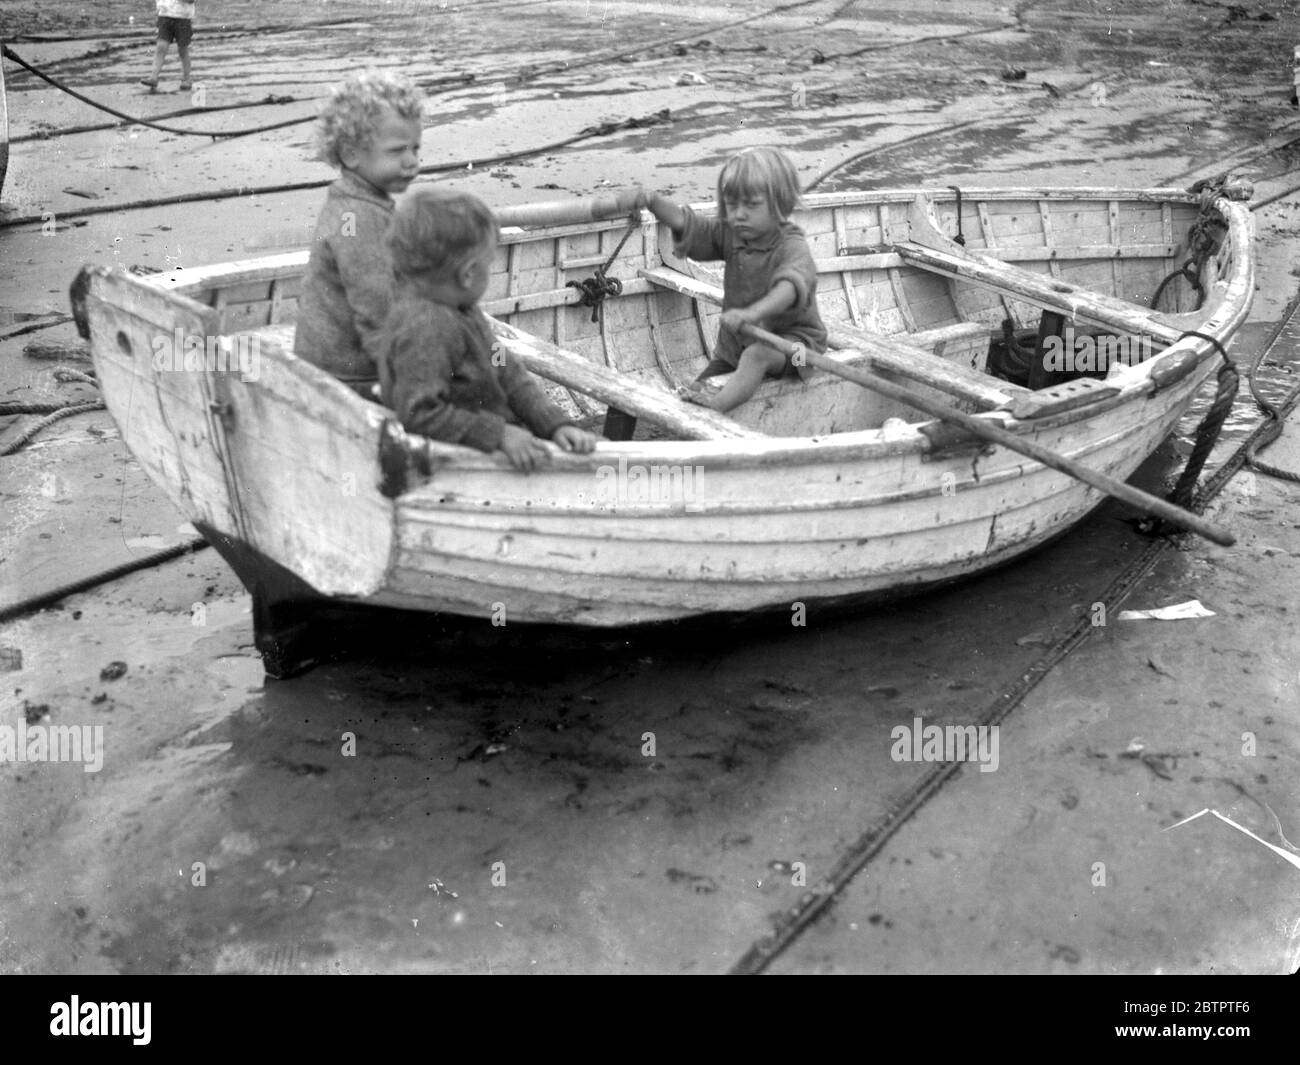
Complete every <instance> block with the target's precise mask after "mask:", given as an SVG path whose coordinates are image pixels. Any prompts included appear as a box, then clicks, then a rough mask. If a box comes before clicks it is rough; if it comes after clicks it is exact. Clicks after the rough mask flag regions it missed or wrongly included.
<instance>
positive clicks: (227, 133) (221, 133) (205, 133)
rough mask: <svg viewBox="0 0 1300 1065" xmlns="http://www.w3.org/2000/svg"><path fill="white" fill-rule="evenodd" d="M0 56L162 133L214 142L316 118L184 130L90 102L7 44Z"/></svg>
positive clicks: (1, 47) (101, 108)
mask: <svg viewBox="0 0 1300 1065" xmlns="http://www.w3.org/2000/svg"><path fill="white" fill-rule="evenodd" d="M0 55H3V56H4V57H5V58H6V59H12V60H13V61H14V62H15V63H17V64H18V65H19V66H20V67H22V68H23V69H24V70H28V71H30V72H31V73H33V74H35V75H36V76H37V77H38V78H40V79H41V80H42V81H45V82H48V83H49V84H51V85H53V86H54V87H55V88H56V89H58V90H59V91H60V92H66V93H67V94H68V95H69V96H71V97H73V98H74V99H77V100H80V101H81V102H82V103H83V104H89V105H90V106H91V107H93V108H96V109H97V110H99V111H104V112H106V113H107V114H110V115H116V116H117V117H118V118H121V119H124V120H125V121H127V122H130V123H131V124H132V125H137V126H148V127H149V128H150V129H157V130H161V131H162V132H163V133H178V134H181V135H183V136H187V137H211V138H212V139H213V140H216V139H218V138H219V137H243V136H246V135H247V134H250V133H265V132H266V131H267V130H272V129H282V128H284V127H285V126H296V125H298V124H299V123H300V122H310V121H311V120H312V119H314V118H315V117H316V116H315V115H310V116H308V117H307V118H292V119H288V120H286V121H284V122H273V123H272V124H271V125H269V126H258V127H256V128H254V129H237V130H205V129H184V128H182V127H180V126H164V125H163V124H162V123H161V122H151V121H149V119H147V118H137V117H136V116H135V115H128V114H127V113H126V112H125V111H119V110H117V108H115V107H109V106H108V104H101V103H100V102H99V101H98V100H92V99H91V98H90V97H89V96H85V95H83V94H82V93H79V92H77V90H76V89H73V88H71V87H69V86H67V85H65V84H63V82H61V81H59V79H58V78H55V77H52V76H50V75H49V74H46V73H45V72H44V71H42V70H40V69H38V68H37V67H34V66H32V65H31V64H30V63H29V62H27V60H25V59H24V58H23V57H22V56H20V55H19V54H18V53H17V52H15V51H14V50H13V49H12V48H10V47H9V46H8V45H7V44H5V45H0Z"/></svg>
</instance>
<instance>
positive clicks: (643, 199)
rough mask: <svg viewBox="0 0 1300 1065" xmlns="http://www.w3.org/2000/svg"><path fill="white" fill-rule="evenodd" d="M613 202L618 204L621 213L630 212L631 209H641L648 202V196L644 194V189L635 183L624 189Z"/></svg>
mask: <svg viewBox="0 0 1300 1065" xmlns="http://www.w3.org/2000/svg"><path fill="white" fill-rule="evenodd" d="M614 202H615V203H617V204H618V209H619V212H620V213H621V214H631V213H632V212H633V211H640V210H643V209H644V208H645V206H646V204H647V203H648V202H649V197H647V196H646V193H645V189H643V188H641V186H640V185H637V186H635V187H634V188H630V189H624V190H623V191H622V192H620V193H619V194H618V196H616V197H615V200H614Z"/></svg>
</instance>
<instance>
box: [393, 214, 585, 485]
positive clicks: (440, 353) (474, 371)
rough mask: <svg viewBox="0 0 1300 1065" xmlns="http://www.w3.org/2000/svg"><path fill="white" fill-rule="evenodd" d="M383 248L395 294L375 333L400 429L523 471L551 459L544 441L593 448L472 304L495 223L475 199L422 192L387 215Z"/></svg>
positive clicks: (488, 264)
mask: <svg viewBox="0 0 1300 1065" xmlns="http://www.w3.org/2000/svg"><path fill="white" fill-rule="evenodd" d="M388 243H389V247H390V249H391V252H392V264H393V270H394V274H395V277H396V282H397V287H396V290H395V292H394V295H393V301H392V305H391V306H390V308H389V311H388V318H387V320H386V321H385V323H384V328H383V330H382V334H381V340H380V346H379V350H380V357H379V380H380V391H381V395H382V397H383V401H384V403H385V404H386V405H387V406H389V407H391V408H392V409H393V410H394V411H396V412H397V416H398V417H399V418H400V419H401V421H402V425H403V426H405V427H406V429H408V430H409V431H411V432H414V433H421V434H423V435H424V436H430V437H433V438H434V439H436V440H445V441H447V442H449V443H456V444H465V445H467V446H469V447H475V448H478V449H479V450H480V451H502V452H504V453H505V456H506V458H507V459H508V460H509V461H510V463H511V465H513V466H514V467H515V468H516V469H518V470H522V471H524V472H526V473H527V472H531V471H532V470H534V469H536V468H537V467H538V466H539V465H541V464H543V463H546V462H549V461H550V457H551V456H550V452H549V451H547V449H546V446H545V444H543V443H542V439H546V440H551V441H553V442H555V443H556V444H558V445H559V446H560V447H561V448H563V449H564V450H565V451H577V452H589V451H591V450H593V449H594V448H595V446H596V438H595V436H593V435H592V434H591V433H589V432H586V431H585V430H583V429H580V428H579V427H578V426H577V425H575V424H573V423H572V422H571V421H570V420H569V418H568V416H567V415H565V413H564V412H563V411H562V410H560V409H559V408H558V407H557V406H556V405H555V404H554V403H552V402H551V401H550V399H549V398H548V397H547V395H546V393H545V392H544V391H543V390H542V387H541V386H540V385H539V384H538V383H537V381H536V380H535V379H534V378H533V376H532V375H531V374H530V373H529V372H528V371H527V370H525V369H524V368H523V367H522V366H520V365H519V364H518V363H517V362H516V361H515V360H514V359H513V358H511V357H510V356H509V355H508V354H507V353H506V352H505V350H504V349H503V348H502V347H501V345H500V344H498V343H496V342H495V341H494V339H493V335H492V328H491V326H490V325H489V323H488V320H487V317H486V316H485V315H484V314H483V312H482V311H481V310H480V309H479V307H478V301H479V300H480V299H481V298H482V296H483V293H484V292H485V291H486V290H487V286H488V280H489V278H490V277H491V274H492V261H493V259H494V258H495V256H496V250H497V224H496V220H495V219H494V218H493V217H492V212H491V211H489V210H488V208H487V207H486V206H485V205H484V204H483V203H482V201H480V200H478V199H477V198H475V197H473V196H470V195H469V194H467V193H457V192H453V191H450V190H445V189H438V188H426V189H420V190H418V191H417V192H414V193H412V194H411V195H410V196H408V197H407V198H406V199H405V200H404V201H403V203H402V205H401V206H400V207H399V208H398V209H397V211H396V213H395V214H394V216H393V223H392V228H391V229H390V231H389V237H388ZM520 423H522V425H521V424H520ZM524 426H526V427H527V428H524ZM530 430H531V432H530ZM534 434H536V435H534ZM539 437H540V438H542V439H538V438H539Z"/></svg>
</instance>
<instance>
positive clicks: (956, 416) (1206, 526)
mask: <svg viewBox="0 0 1300 1065" xmlns="http://www.w3.org/2000/svg"><path fill="white" fill-rule="evenodd" d="M740 331H741V332H742V333H744V334H746V335H747V336H748V337H750V339H752V340H758V341H761V342H762V343H764V344H767V345H769V346H771V347H774V348H776V350H777V351H780V352H783V353H784V354H787V355H790V356H792V357H793V356H796V355H797V354H798V353H800V352H802V354H803V357H804V358H805V359H806V360H807V362H808V365H810V366H815V367H817V368H818V369H819V370H825V371H826V372H827V373H831V374H834V375H835V376H836V377H843V378H844V379H845V380H846V381H852V382H853V383H854V384H858V385H861V386H862V387H863V388H869V389H871V390H872V391H873V392H879V393H880V394H881V395H882V396H888V397H889V398H890V399H896V400H898V401H899V402H900V403H906V404H908V405H909V406H912V407H916V408H917V409H918V410H923V411H925V413H926V414H929V415H931V416H932V417H935V418H939V419H941V420H942V421H945V422H948V423H949V424H951V425H959V426H961V427H962V428H963V429H965V430H966V431H967V432H969V433H971V434H972V435H974V436H978V437H981V438H982V439H984V440H988V441H989V442H990V443H994V444H1000V445H1001V446H1002V447H1005V448H1007V449H1008V450H1011V451H1017V452H1019V453H1020V454H1022V455H1026V456H1028V457H1029V458H1031V459H1034V460H1035V461H1037V462H1041V463H1042V464H1043V465H1044V466H1050V467H1051V468H1052V469H1054V470H1060V471H1061V473H1068V474H1069V475H1070V476H1071V477H1074V478H1076V479H1077V480H1080V481H1082V482H1083V483H1084V484H1087V485H1091V486H1092V487H1093V488H1096V489H1098V490H1099V491H1102V492H1105V493H1106V494H1107V495H1110V496H1114V497H1115V498H1116V499H1119V500H1122V501H1123V502H1125V503H1127V504H1128V505H1129V506H1131V507H1135V508H1137V509H1138V510H1141V511H1145V512H1146V513H1148V514H1153V515H1155V516H1156V517H1158V518H1163V519H1164V520H1165V521H1168V522H1172V523H1173V524H1174V525H1178V526H1181V527H1182V528H1184V529H1190V530H1191V531H1192V532H1194V533H1197V534H1198V535H1200V536H1204V537H1205V538H1206V539H1207V540H1212V541H1213V542H1214V543H1216V544H1222V545H1223V546H1224V547H1230V546H1232V544H1233V543H1235V542H1236V538H1235V537H1234V536H1233V535H1232V533H1230V532H1228V531H1227V530H1226V529H1223V528H1222V527H1220V526H1218V525H1215V524H1213V523H1211V522H1208V521H1206V520H1205V519H1204V518H1201V517H1199V516H1198V515H1196V514H1193V513H1191V512H1190V511H1187V510H1184V509H1183V508H1182V507H1178V506H1175V505H1174V504H1173V503H1170V502H1169V501H1168V500H1164V499H1161V498H1159V497H1158V496H1153V495H1151V494H1150V493H1148V492H1144V491H1142V490H1141V489H1140V488H1134V487H1133V486H1132V485H1131V484H1125V483H1124V482H1123V481H1117V480H1115V479H1114V478H1113V477H1107V476H1106V475H1105V474H1104V473H1098V472H1097V471H1096V470H1092V469H1089V468H1088V467H1087V466H1081V465H1080V464H1079V463H1077V462H1075V461H1074V460H1073V459H1069V458H1066V457H1065V456H1064V455H1060V454H1057V453H1056V452H1055V451H1052V450H1050V449H1048V448H1045V447H1043V446H1042V445H1041V444H1036V443H1035V442H1034V441H1032V440H1026V439H1025V438H1024V437H1021V436H1017V435H1016V434H1015V433H1010V432H1008V431H1007V430H1006V429H1003V428H1002V427H1001V426H998V425H990V424H989V422H988V421H986V420H985V419H983V418H976V417H973V416H972V415H969V414H966V413H965V412H964V411H959V410H953V408H952V407H949V406H947V405H946V404H944V403H940V402H938V401H937V400H933V399H930V398H929V397H927V396H924V395H921V394H919V393H917V392H914V391H912V390H911V389H910V388H904V387H903V386H902V385H896V384H894V383H893V382H892V381H885V380H882V379H881V378H879V377H877V376H875V375H873V374H869V373H864V372H863V371H861V370H857V369H854V368H853V367H849V366H844V365H843V364H841V363H838V362H836V361H835V360H834V359H828V358H827V357H826V356H825V355H819V354H818V353H817V352H815V351H809V350H807V349H806V348H804V347H803V346H802V345H799V344H792V343H790V341H788V340H784V339H782V338H781V337H779V336H777V335H776V334H774V333H769V332H768V331H767V330H766V329H759V328H758V327H757V326H752V325H745V326H741V330H740Z"/></svg>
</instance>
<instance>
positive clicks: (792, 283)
mask: <svg viewBox="0 0 1300 1065" xmlns="http://www.w3.org/2000/svg"><path fill="white" fill-rule="evenodd" d="M624 200H625V203H626V206H628V207H629V208H631V207H632V206H636V207H648V208H649V209H650V210H651V211H652V212H653V213H654V215H655V217H656V218H658V219H659V221H661V222H663V223H664V224H665V225H667V226H668V227H669V228H670V229H671V230H672V232H673V236H674V237H675V238H676V244H675V247H674V250H675V251H676V253H677V254H678V255H684V256H686V257H688V258H691V259H695V260H696V261H697V262H708V261H711V260H716V259H722V260H723V261H724V262H725V263H726V270H725V274H724V278H723V286H722V288H723V297H722V319H721V322H720V324H719V329H718V343H717V347H716V348H715V350H714V353H713V358H712V359H711V360H710V361H709V364H708V366H706V367H705V368H704V372H703V373H701V374H700V376H699V377H698V378H697V379H696V382H695V384H694V385H693V386H692V390H691V391H689V392H687V394H686V395H685V397H684V398H686V399H689V400H691V401H692V402H695V403H699V404H701V405H703V406H706V407H713V408H714V409H716V410H720V411H726V410H731V408H733V407H736V406H739V405H740V404H741V403H744V402H745V400H747V399H749V397H750V396H752V395H753V394H754V391H755V390H756V389H757V388H758V386H759V385H760V384H761V383H762V381H763V379H764V378H765V377H782V376H795V375H797V376H798V377H800V378H806V377H808V376H809V374H810V373H811V372H812V367H811V366H808V365H807V364H804V365H793V364H792V360H791V358H790V357H789V356H787V355H784V354H782V353H781V352H779V351H777V350H776V349H775V348H772V347H769V346H768V345H766V344H762V343H759V342H757V341H752V340H749V339H748V338H746V337H745V336H744V335H743V334H742V333H741V332H740V328H741V326H742V325H745V324H749V325H756V326H759V327H761V328H763V329H766V330H767V331H768V332H771V333H775V334H777V335H778V336H781V337H784V338H785V339H786V340H789V341H792V342H794V343H798V344H803V345H805V346H806V347H808V348H809V349H811V350H813V351H819V352H820V351H825V350H826V327H825V326H824V325H823V324H822V320H821V316H820V315H819V314H818V313H817V297H816V291H817V266H816V264H815V263H814V262H813V257H812V252H811V251H810V250H809V248H808V241H807V240H806V239H805V237H804V234H803V230H801V229H800V228H799V227H798V226H796V225H794V224H793V223H791V222H790V221H789V218H790V215H791V213H792V212H793V211H794V209H795V207H796V206H798V204H799V178H798V175H797V174H796V173H795V169H794V164H793V163H791V162H790V160H789V159H788V158H787V157H786V156H785V155H784V154H783V153H781V152H779V151H777V150H776V149H775V148H746V149H745V150H744V151H742V152H740V153H739V154H737V155H735V156H733V157H732V158H731V159H730V160H728V162H727V164H726V165H725V166H724V167H723V168H722V173H721V174H719V175H718V215H717V217H716V218H713V219H708V218H702V217H700V216H699V215H697V214H695V212H694V211H692V210H691V209H690V208H689V207H682V206H678V205H677V204H675V203H673V202H672V201H671V200H668V199H667V198H665V197H664V196H661V195H659V194H658V193H645V192H644V191H642V190H639V189H638V190H635V191H634V192H631V193H625V194H624ZM724 373H730V374H731V380H730V381H728V382H727V383H726V384H725V385H723V387H722V388H721V389H720V390H719V391H718V392H717V394H716V395H714V396H712V397H710V396H709V395H708V393H707V392H705V391H703V388H702V386H701V385H700V384H699V382H701V381H703V380H705V379H706V378H709V377H715V376H717V375H719V374H724Z"/></svg>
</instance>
